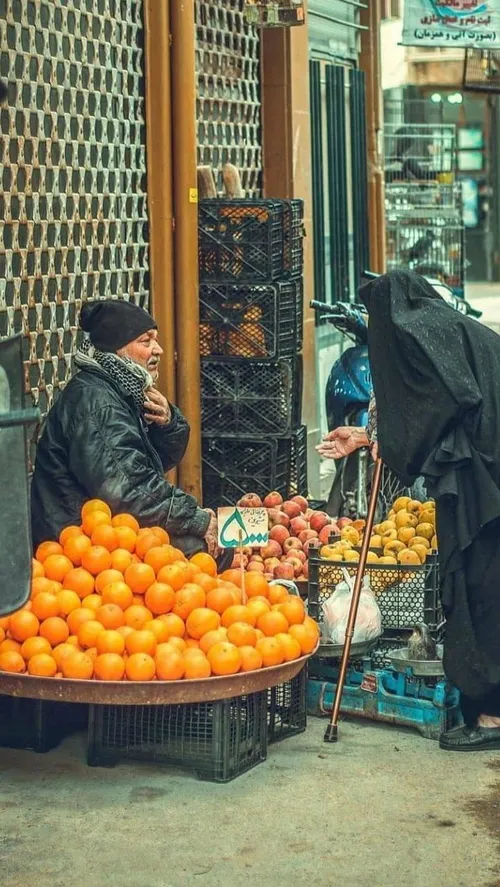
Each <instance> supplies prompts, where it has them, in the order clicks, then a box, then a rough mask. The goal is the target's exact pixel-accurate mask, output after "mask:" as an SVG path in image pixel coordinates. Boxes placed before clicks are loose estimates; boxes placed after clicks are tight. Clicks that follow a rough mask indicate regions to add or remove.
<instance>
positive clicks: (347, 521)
mask: <svg viewBox="0 0 500 887" xmlns="http://www.w3.org/2000/svg"><path fill="white" fill-rule="evenodd" d="M351 524H352V520H351V518H350V517H339V519H338V521H337V526H338V528H339V529H340V530H342V528H343V527H349V526H350V525H351Z"/></svg>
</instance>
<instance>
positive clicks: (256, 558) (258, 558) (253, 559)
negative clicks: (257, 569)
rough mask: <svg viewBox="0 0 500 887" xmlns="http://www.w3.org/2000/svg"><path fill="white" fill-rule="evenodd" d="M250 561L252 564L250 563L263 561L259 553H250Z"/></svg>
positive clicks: (261, 562)
mask: <svg viewBox="0 0 500 887" xmlns="http://www.w3.org/2000/svg"><path fill="white" fill-rule="evenodd" d="M259 551H260V549H259ZM250 563H251V564H252V563H253V564H255V563H257V564H263V563H264V558H263V557H262V555H261V554H252V557H251V558H250Z"/></svg>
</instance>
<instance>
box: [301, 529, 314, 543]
mask: <svg viewBox="0 0 500 887" xmlns="http://www.w3.org/2000/svg"><path fill="white" fill-rule="evenodd" d="M317 538H318V534H317V533H316V531H315V530H302V533H299V540H300V542H302V545H304V542H307V541H308V539H317Z"/></svg>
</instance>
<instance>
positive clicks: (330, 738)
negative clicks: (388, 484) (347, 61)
mask: <svg viewBox="0 0 500 887" xmlns="http://www.w3.org/2000/svg"><path fill="white" fill-rule="evenodd" d="M381 480H382V460H381V459H377V461H376V462H375V472H374V474H373V483H372V490H371V494H370V502H369V505H368V515H367V517H366V526H365V531H364V536H363V544H362V546H361V554H360V556H359V564H358V571H357V573H356V579H355V581H354V588H353V591H352V601H351V607H350V609H349V619H348V620H347V628H346V633H345V642H344V649H343V651H342V659H341V660H340V670H339V678H338V681H337V690H336V693H335V700H334V703H333V709H332V717H331V720H330V723H329V724H328V727H327V728H326V732H325V736H324V741H325V742H337V740H338V729H339V728H338V720H339V714H340V704H341V702H342V693H343V692H344V684H345V679H346V674H347V665H348V663H349V654H350V652H351V644H352V638H353V635H354V626H355V625H356V616H357V615H358V607H359V599H360V597H361V585H362V582H363V576H364V574H365V567H366V559H367V557H368V549H369V548H370V538H371V535H372V529H373V522H374V520H375V509H376V507H377V499H378V494H379V492H380V482H381Z"/></svg>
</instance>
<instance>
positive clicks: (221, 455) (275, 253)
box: [199, 199, 307, 508]
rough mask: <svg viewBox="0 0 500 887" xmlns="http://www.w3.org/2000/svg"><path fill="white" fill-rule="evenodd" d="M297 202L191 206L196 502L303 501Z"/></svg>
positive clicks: (300, 218) (300, 253)
mask: <svg viewBox="0 0 500 887" xmlns="http://www.w3.org/2000/svg"><path fill="white" fill-rule="evenodd" d="M303 227H304V226H303V203H302V201H301V200H274V199H273V200H270V199H269V200H267V199H259V200H257V199H256V200H243V199H232V200H230V199H210V200H202V201H201V202H200V207H199V272H200V353H201V407H202V434H203V500H204V504H205V505H206V506H208V507H212V508H217V507H218V506H221V505H234V504H235V503H236V502H237V501H238V499H240V497H241V496H242V495H243V493H245V492H248V491H252V492H255V493H257V494H259V495H261V496H262V495H265V494H266V493H267V492H269V491H270V490H278V491H279V492H280V493H281V494H282V495H283V496H285V497H286V496H290V495H294V494H301V495H307V433H306V428H305V426H303V425H301V424H300V421H301V402H302V354H301V351H302V333H303V329H302V328H303V278H302V275H303Z"/></svg>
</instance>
